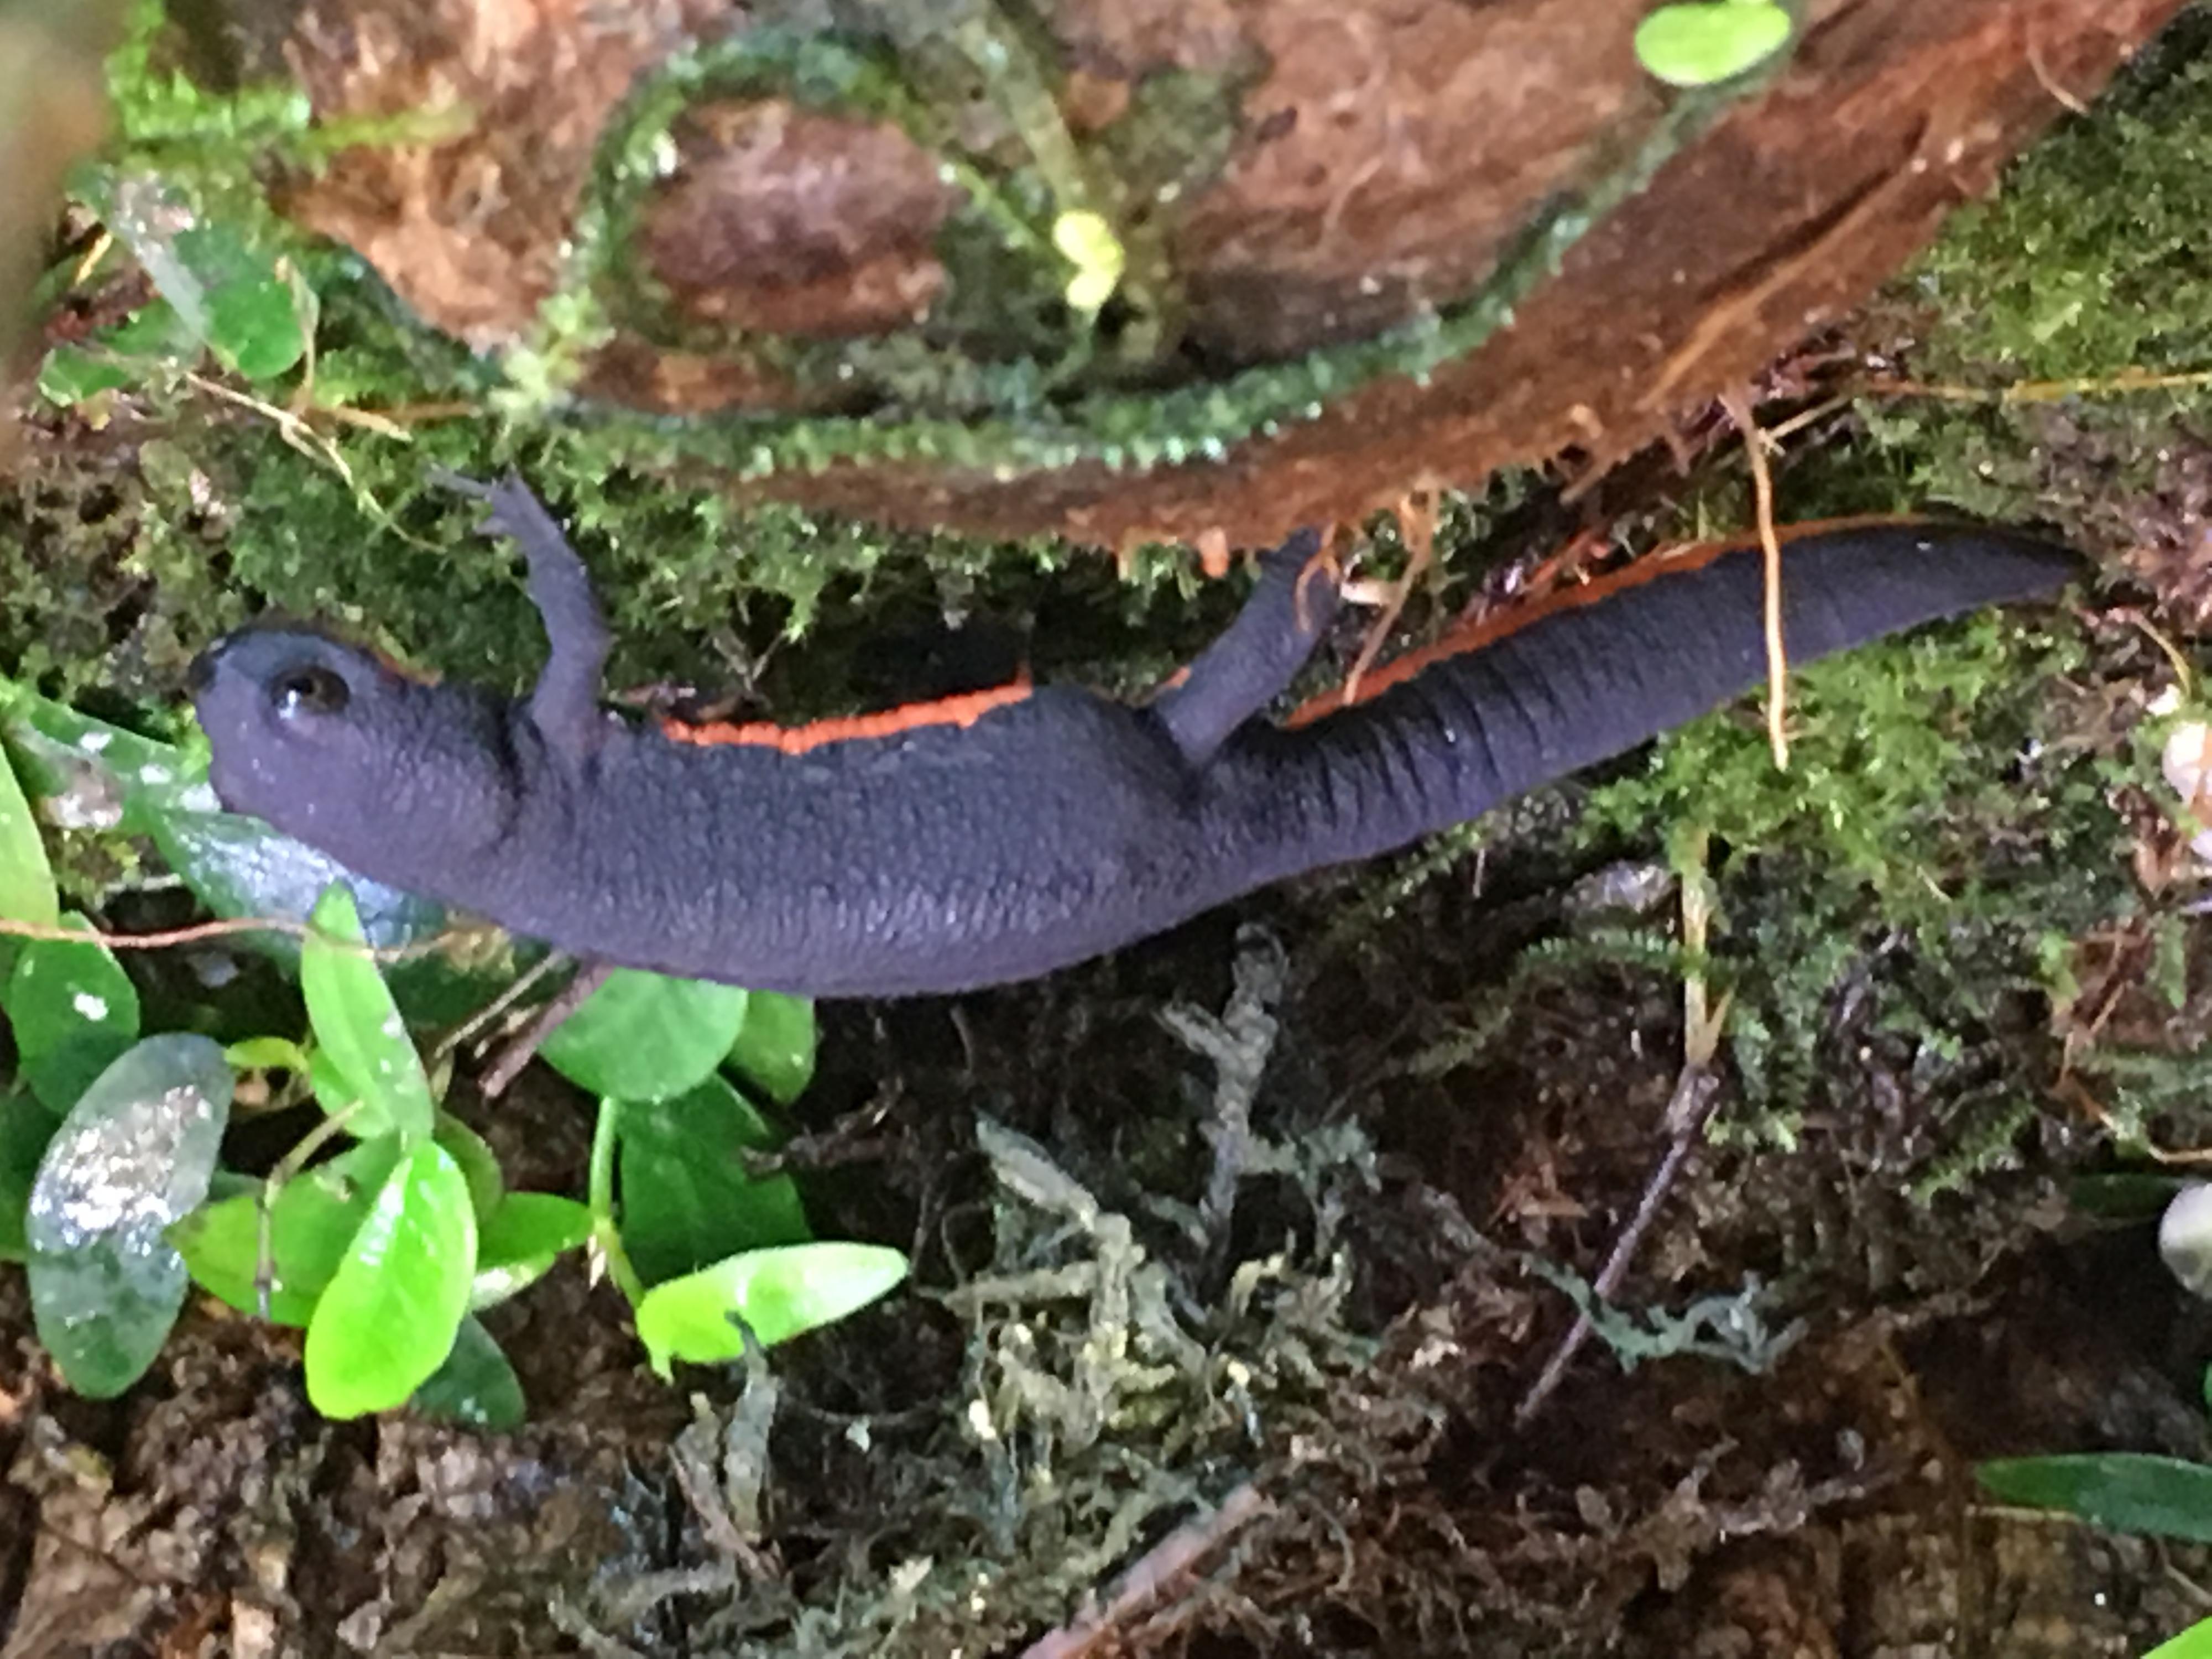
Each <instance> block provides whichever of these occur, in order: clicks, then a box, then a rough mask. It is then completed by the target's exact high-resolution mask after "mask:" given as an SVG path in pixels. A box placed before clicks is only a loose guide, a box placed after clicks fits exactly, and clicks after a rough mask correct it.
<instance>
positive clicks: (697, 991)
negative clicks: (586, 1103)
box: [538, 968, 745, 1101]
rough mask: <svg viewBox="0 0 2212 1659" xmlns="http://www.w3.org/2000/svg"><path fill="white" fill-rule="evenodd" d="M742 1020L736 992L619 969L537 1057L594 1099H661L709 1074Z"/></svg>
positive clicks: (742, 996)
mask: <svg viewBox="0 0 2212 1659" xmlns="http://www.w3.org/2000/svg"><path fill="white" fill-rule="evenodd" d="M744 1019H745V994H744V992H743V991H741V990H739V989H738V988H737V987H734V986H729V985H710V984H708V982H707V981H704V980H696V979H670V978H668V977H666V976H665V975H661V974H647V973H641V972H639V971H638V970H636V969H630V968H618V969H616V970H615V971H614V973H613V974H612V975H610V976H609V977H608V979H607V982H606V983H605V984H604V985H602V986H600V987H599V989H598V990H596V991H594V992H592V994H591V996H590V997H589V998H588V999H587V1000H586V1001H585V1003H584V1006H582V1007H580V1008H579V1009H577V1010H576V1012H574V1013H573V1014H571V1015H570V1016H569V1017H568V1018H567V1019H566V1020H564V1021H562V1024H561V1025H560V1027H559V1029H557V1030H555V1031H554V1033H553V1035H552V1036H550V1037H548V1038H546V1040H545V1046H544V1048H541V1049H540V1050H539V1051H538V1052H539V1053H540V1054H543V1055H544V1058H545V1060H546V1063H547V1064H549V1065H550V1066H552V1067H553V1069H554V1070H556V1072H559V1073H561V1075H562V1076H563V1077H565V1078H567V1079H569V1081H571V1082H573V1083H574V1084H577V1085H580V1087H582V1088H586V1089H588V1090H590V1091H592V1093H593V1094H595V1095H613V1096H615V1097H617V1098H619V1099H622V1100H626V1101H627V1100H660V1099H664V1098H665V1097H668V1096H670V1095H678V1094H682V1093H683V1092H684V1091H685V1090H686V1089H689V1088H690V1087H692V1086H693V1085H696V1084H697V1083H699V1082H701V1081H702V1079H705V1078H707V1077H708V1076H709V1075H711V1074H712V1073H713V1072H714V1068H715V1067H716V1066H719V1065H720V1064H721V1060H722V1056H723V1055H724V1054H727V1053H729V1051H730V1044H731V1043H732V1042H734V1041H735V1040H736V1038H737V1035H738V1028H739V1027H740V1026H742V1025H743V1024H744Z"/></svg>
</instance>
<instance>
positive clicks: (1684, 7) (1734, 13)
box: [1636, 0, 1791, 87]
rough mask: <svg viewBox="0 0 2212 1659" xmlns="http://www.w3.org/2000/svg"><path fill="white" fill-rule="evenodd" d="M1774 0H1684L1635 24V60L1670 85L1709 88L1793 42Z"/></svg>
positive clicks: (1783, 14)
mask: <svg viewBox="0 0 2212 1659" xmlns="http://www.w3.org/2000/svg"><path fill="white" fill-rule="evenodd" d="M1790 28H1791V24H1790V14H1789V13H1788V12H1787V11H1785V10H1784V9H1783V8H1782V7H1780V6H1778V5H1776V4H1774V3H1772V0H1683V3H1680V4H1674V5H1665V6H1662V7H1660V8H1659V9H1657V10H1656V11H1654V12H1652V13H1651V14H1650V15H1648V16H1646V17H1645V18H1644V21H1642V22H1641V23H1639V24H1638V25H1637V27H1636V61H1637V62H1638V63H1639V64H1643V65H1644V69H1645V70H1647V71H1649V72H1650V74H1651V75H1653V76H1656V78H1658V79H1659V80H1662V81H1664V82H1666V83H1667V84H1668V86H1670V87H1709V86H1712V85H1715V84H1716V83H1717V82H1722V81H1729V80H1733V79H1734V78H1735V76H1739V75H1742V74H1744V73H1746V72H1747V71H1748V70H1753V69H1756V68H1757V67H1758V66H1759V64H1762V63H1764V62H1765V61H1766V59H1768V58H1771V57H1772V56H1774V54H1775V53H1776V52H1779V51H1781V50H1782V48H1783V47H1784V46H1787V45H1789V44H1790Z"/></svg>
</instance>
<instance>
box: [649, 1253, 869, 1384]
mask: <svg viewBox="0 0 2212 1659" xmlns="http://www.w3.org/2000/svg"><path fill="white" fill-rule="evenodd" d="M906 1275H907V1259H906V1257H905V1255H903V1254H902V1253H901V1252H899V1251H897V1250H894V1249H890V1248H889V1247H888V1246H885V1245H881V1244H850V1243H831V1244H790V1245H786V1246H784V1247H782V1248H781V1249H773V1250H748V1251H746V1252H745V1253H744V1255H733V1256H732V1257H730V1258H729V1259H728V1260H727V1261H717V1262H715V1263H714V1266H712V1267H702V1268H701V1269H700V1270H699V1271H698V1272H697V1273H686V1274H684V1277H683V1278H681V1279H670V1280H669V1281H668V1282H667V1283H666V1284H665V1285H654V1286H653V1288H652V1289H651V1290H649V1291H647V1292H646V1293H645V1297H644V1299H643V1300H642V1301H641V1302H640V1303H639V1304H637V1334H638V1339H639V1340H641V1341H642V1342H643V1343H644V1344H645V1347H646V1352H647V1356H648V1357H649V1358H651V1360H652V1362H653V1370H655V1371H657V1372H659V1374H660V1375H661V1376H663V1377H665V1376H669V1375H670V1373H671V1367H672V1366H673V1364H674V1362H675V1361H677V1360H678V1359H684V1360H689V1361H690V1363H692V1364H700V1365H707V1364H717V1363H720V1362H722V1361H726V1360H732V1359H738V1358H743V1357H744V1352H745V1344H744V1329H743V1328H741V1327H740V1323H739V1322H740V1321H742V1322H743V1326H744V1328H750V1330H751V1331H752V1334H753V1335H754V1337H755V1339H756V1340H758V1341H759V1342H760V1343H761V1344H762V1346H764V1347H766V1346H775V1344H776V1343H778V1342H783V1341H787V1340H790V1339H791V1338H792V1337H794V1336H798V1335H800V1334H804V1333H805V1332H807V1331H811V1330H815V1329H817V1328H820V1327H821V1326H823V1325H828V1324H832V1323H834V1322H836V1321H837V1320H840V1319H842V1318H844V1317H845V1316H847V1315H848V1314H850V1313H853V1312H854V1311H855V1310H859V1309H861V1308H865V1307H866V1306H867V1304H869V1303H871V1302H873V1301H875V1300H876V1299H877V1298H878V1297H881V1296H884V1295H885V1294H887V1293H888V1292H890V1291H891V1290H892V1289H894V1288H895V1287H896V1285H898V1284H899V1283H900V1282H901V1281H902V1280H903V1279H905V1278H906Z"/></svg>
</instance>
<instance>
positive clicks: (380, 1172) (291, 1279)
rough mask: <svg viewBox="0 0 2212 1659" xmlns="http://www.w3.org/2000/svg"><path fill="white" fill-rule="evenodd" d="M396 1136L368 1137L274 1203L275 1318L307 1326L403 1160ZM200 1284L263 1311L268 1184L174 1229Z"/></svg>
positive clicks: (244, 1309) (172, 1235)
mask: <svg viewBox="0 0 2212 1659" xmlns="http://www.w3.org/2000/svg"><path fill="white" fill-rule="evenodd" d="M400 1151H401V1148H400V1145H399V1140H398V1137H397V1136H395V1135H386V1136H383V1137H382V1138H380V1139H375V1140H365V1141H363V1142H362V1143H361V1144H360V1145H359V1146H353V1147H349V1148H348V1149H347V1150H346V1151H345V1152H342V1153H340V1154H339V1155H338V1156H337V1157H336V1158H331V1159H330V1160H329V1161H328V1162H326V1163H323V1164H317V1165H316V1166H315V1167H314V1168H313V1169H312V1170H307V1171H305V1172H303V1173H302V1174H300V1175H297V1176H294V1177H293V1178H292V1179H291V1180H290V1181H289V1182H285V1183H284V1187H283V1190H282V1191H281V1192H279V1193H278V1194H276V1202H275V1203H273V1204H271V1205H270V1206H269V1256H270V1277H269V1291H270V1294H269V1318H270V1322H271V1323H273V1324H277V1325H305V1324H306V1323H307V1321H308V1319H309V1318H310V1317H311V1316H313V1313H314V1311H315V1304H316V1302H317V1300H318V1299H319V1298H320V1297H321V1296H322V1293H323V1291H324V1290H325V1288H326V1287H327V1286H328V1285H329V1284H330V1282H331V1278H332V1276H333V1275H335V1274H336V1273H337V1270H338V1264H339V1263H340V1262H341V1261H344V1260H345V1254H346V1251H347V1250H348V1249H349V1248H350V1247H351V1246H352V1243H353V1241H354V1236H355V1235H356V1233H358V1232H359V1231H361V1226H362V1222H364V1221H366V1220H367V1219H368V1211H369V1206H370V1205H371V1204H373V1203H374V1202H375V1200H376V1195H377V1194H378V1193H379V1192H380V1191H381V1190H382V1188H383V1186H384V1183H385V1182H386V1179H387V1178H389V1176H391V1174H392V1170H393V1168H394V1166H396V1165H397V1164H398V1162H399V1157H400ZM169 1242H170V1243H172V1244H173V1245H174V1246H175V1247H176V1248H177V1249H178V1251H179V1253H180V1254H182V1255H183V1256H184V1259H185V1267H186V1268H188V1269H189V1270H190V1272H191V1276H192V1279H193V1282H194V1283H195V1284H197V1285H199V1287H200V1288H201V1289H202V1290H204V1291H208V1292H209V1293H210V1294H211V1295H214V1296H217V1297H221V1298H222V1300H223V1301H225V1302H228V1304H230V1305H231V1306H232V1307H234V1308H235V1309H237V1310H239V1311H240V1313H243V1314H250V1315H252V1316H255V1317H258V1316H260V1312H261V1296H260V1287H259V1285H258V1284H257V1283H256V1282H255V1280H256V1276H257V1275H258V1273H259V1272H260V1269H261V1189H260V1187H259V1184H258V1182H257V1183H256V1184H255V1186H254V1188H253V1189H252V1191H250V1192H245V1193H240V1194H236V1195H235V1196H233V1197H230V1198H226V1199H223V1200H222V1201H220V1202H219V1203H214V1204H207V1205H203V1206H201V1207H200V1208H198V1209H197V1210H195V1211H193V1212H191V1214H190V1215H188V1216H186V1217H185V1218H184V1219H183V1220H181V1221H179V1222H178V1223H177V1224H176V1225H174V1226H173V1227H171V1228H170V1229H169Z"/></svg>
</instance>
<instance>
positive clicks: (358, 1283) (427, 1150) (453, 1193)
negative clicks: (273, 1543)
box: [307, 1141, 477, 1418]
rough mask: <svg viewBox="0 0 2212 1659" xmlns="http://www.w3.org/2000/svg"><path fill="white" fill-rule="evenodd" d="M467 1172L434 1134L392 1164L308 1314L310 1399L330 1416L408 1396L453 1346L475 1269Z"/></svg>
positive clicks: (354, 1413)
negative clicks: (319, 1297) (462, 1170)
mask: <svg viewBox="0 0 2212 1659" xmlns="http://www.w3.org/2000/svg"><path fill="white" fill-rule="evenodd" d="M476 1255H477V1220H476V1212H475V1211H474V1209H473V1208H471V1206H470V1203H469V1183H468V1178H467V1177H466V1176H464V1175H462V1173H461V1170H460V1166H459V1164H456V1163H454V1162H453V1156H452V1154H451V1153H449V1152H447V1151H446V1149H445V1148H444V1147H442V1146H439V1145H438V1144H437V1143H436V1142H435V1141H424V1142H422V1144H421V1145H419V1146H416V1148H415V1149H414V1151H413V1152H410V1153H409V1154H408V1155H407V1156H406V1157H405V1158H402V1159H401V1160H400V1161H399V1162H398V1164H396V1165H394V1166H393V1169H392V1174H391V1175H390V1176H388V1177H387V1178H386V1181H385V1183H384V1185H383V1186H382V1187H381V1188H380V1189H379V1190H378V1192H377V1194H376V1198H375V1200H374V1202H373V1203H372V1204H371V1205H370V1206H369V1211H368V1217H367V1218H365V1219H364V1220H363V1221H362V1224H361V1229H360V1231H357V1232H356V1234H355V1235H354V1237H353V1240H352V1242H351V1243H349V1245H348V1246H347V1248H346V1253H345V1256H344V1258H343V1260H342V1261H340V1262H339V1263H338V1267H337V1272H336V1273H333V1274H331V1282H330V1284H329V1285H327V1286H326V1287H325V1289H324V1291H323V1294H322V1297H321V1299H320V1300H319V1301H318V1302H317V1303H316V1304H315V1311H314V1315H313V1317H312V1318H310V1319H309V1320H308V1321H307V1399H308V1401H309V1402H310V1403H311V1404H313V1407H315V1409H316V1410H317V1411H319V1412H320V1413H323V1414H324V1415H325V1417H335V1418H349V1417H360V1416H363V1415H365V1414H367V1413H370V1412H380V1411H390V1410H392V1408H394V1407H398V1406H403V1405H404V1404H406V1402H407V1398H408V1396H409V1395H411V1394H413V1393H414V1392H415V1390H416V1389H419V1388H420V1387H422V1384H423V1383H425V1382H427V1381H428V1379H429V1378H430V1377H431V1376H433V1375H434V1374H435V1372H436V1371H437V1370H438V1368H439V1366H441V1365H442V1364H445V1362H446V1356H447V1354H449V1353H451V1352H453V1338H454V1334H455V1333H456V1332H457V1331H459V1328H460V1324H461V1319H462V1316H464V1315H465V1314H466V1313H467V1311H468V1304H469V1284H470V1280H471V1278H472V1277H473V1275H474V1273H475V1272H476Z"/></svg>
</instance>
